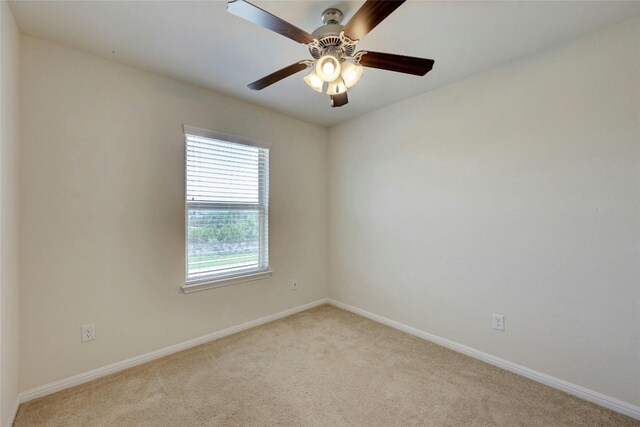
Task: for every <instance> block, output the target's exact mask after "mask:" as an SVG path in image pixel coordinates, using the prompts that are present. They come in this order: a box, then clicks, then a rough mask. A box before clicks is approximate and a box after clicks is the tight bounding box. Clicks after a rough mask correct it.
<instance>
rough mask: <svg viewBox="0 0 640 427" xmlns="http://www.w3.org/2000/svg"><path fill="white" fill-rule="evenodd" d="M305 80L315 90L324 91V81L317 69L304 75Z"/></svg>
mask: <svg viewBox="0 0 640 427" xmlns="http://www.w3.org/2000/svg"><path fill="white" fill-rule="evenodd" d="M304 81H305V82H306V83H307V84H308V85H309V87H310V88H311V89H313V90H315V91H316V92H320V93H322V89H323V86H324V82H323V81H322V79H321V78H320V77H318V74H317V73H316V71H315V70H312V71H311V72H310V73H309V74H307V75H306V76H304Z"/></svg>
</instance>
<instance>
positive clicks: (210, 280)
mask: <svg viewBox="0 0 640 427" xmlns="http://www.w3.org/2000/svg"><path fill="white" fill-rule="evenodd" d="M183 134H184V135H183V136H184V194H183V200H184V232H185V236H184V242H185V248H184V262H185V271H184V284H183V285H182V290H183V291H184V293H190V292H195V291H201V290H204V289H212V288H219V287H222V286H229V285H234V284H236V283H244V282H249V281H253V280H259V279H264V278H267V277H270V276H271V275H272V273H273V271H272V270H271V264H270V262H269V227H268V221H269V158H268V157H267V163H266V165H265V168H266V170H265V172H264V176H265V180H266V181H265V186H266V189H265V191H266V196H267V200H266V202H265V200H264V196H265V195H264V194H263V192H262V191H260V192H259V198H260V202H259V203H258V206H259V207H258V208H257V209H256V206H255V205H252V204H247V205H236V206H234V207H233V208H232V209H238V210H258V211H261V210H262V211H264V214H265V216H266V218H265V221H260V230H259V236H258V238H259V240H260V247H266V251H262V252H263V253H260V254H259V256H260V257H261V259H260V261H259V264H262V263H263V262H264V265H266V269H264V270H257V271H256V270H251V271H248V272H247V271H245V272H239V273H238V274H234V275H229V276H225V277H222V278H215V277H210V276H209V277H202V278H197V279H193V278H191V279H190V278H189V209H190V204H189V201H188V200H187V144H188V142H187V135H193V136H199V137H203V138H211V139H216V140H219V141H224V142H231V143H235V144H243V145H249V146H252V147H258V148H266V149H267V150H271V144H270V143H268V142H264V141H257V140H254V139H250V138H245V137H240V136H236V135H230V134H225V133H222V132H217V131H212V130H208V129H203V128H198V127H195V126H190V125H186V124H185V125H183ZM196 204H200V205H202V204H203V203H202V202H197V203H196ZM208 204H209V205H210V206H211V207H212V208H213V209H216V207H217V208H222V209H224V210H230V209H231V208H230V206H229V204H227V203H215V202H211V203H208ZM191 206H192V207H193V205H191ZM265 222H266V224H265ZM265 225H266V229H267V230H266V232H265V230H264V228H265ZM263 244H264V246H263Z"/></svg>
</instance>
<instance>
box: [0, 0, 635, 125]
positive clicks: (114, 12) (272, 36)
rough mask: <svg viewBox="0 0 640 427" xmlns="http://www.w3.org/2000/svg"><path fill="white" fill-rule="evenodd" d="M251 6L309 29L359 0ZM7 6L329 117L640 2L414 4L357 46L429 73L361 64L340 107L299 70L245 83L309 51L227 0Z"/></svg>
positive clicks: (87, 45)
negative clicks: (415, 59)
mask: <svg viewBox="0 0 640 427" xmlns="http://www.w3.org/2000/svg"><path fill="white" fill-rule="evenodd" d="M254 3H255V4H256V5H259V6H260V7H262V8H264V9H266V10H268V11H270V12H271V13H274V14H276V15H278V16H280V17H282V18H283V19H285V20H287V21H289V22H291V23H292V24H294V25H296V26H298V27H300V28H303V29H305V30H307V31H309V32H311V31H313V30H314V29H315V28H317V27H318V26H320V25H321V24H322V22H321V20H320V15H321V13H322V11H323V10H324V9H326V8H327V7H331V6H337V7H339V8H340V9H342V11H343V12H344V14H345V20H344V21H343V24H344V23H346V22H347V20H348V19H349V18H350V17H351V16H352V15H353V13H354V12H355V11H356V10H357V9H358V8H359V7H360V5H361V4H362V3H363V1H258V0H256V1H255V2H254ZM11 9H12V11H13V13H14V16H15V18H16V21H17V22H18V25H19V26H20V28H21V29H22V31H23V32H25V33H27V34H30V35H33V36H36V37H40V38H43V39H47V40H52V41H55V42H59V43H61V44H64V45H67V46H71V47H74V48H77V49H79V50H82V51H85V52H89V53H93V54H95V55H98V56H101V57H104V58H109V59H112V60H114V61H117V62H122V63H125V64H129V65H132V66H135V67H138V68H141V69H145V70H149V71H153V72H156V73H159V74H163V75H166V76H170V77H174V78H177V79H180V80H184V81H187V82H190V83H195V84H197V85H200V86H204V87H207V88H210V89H213V90H215V91H218V92H222V93H225V94H228V95H231V96H233V97H235V98H240V99H244V100H248V101H250V102H254V103H256V104H260V105H264V106H267V107H270V108H273V109H275V110H278V111H282V112H284V113H286V114H289V115H291V116H294V117H298V118H301V119H303V120H306V121H309V122H312V123H317V124H320V125H332V124H335V123H339V122H342V121H344V120H347V119H349V118H352V117H355V116H359V115H362V114H364V113H366V112H368V111H371V110H374V109H377V108H380V107H382V106H385V105H389V104H392V103H394V102H397V101H399V100H402V99H405V98H409V97H412V96H415V95H417V94H419V93H422V92H425V91H428V90H431V89H434V88H437V87H439V86H443V85H446V84H448V83H451V82H453V81H456V80H460V79H462V78H465V77H467V76H470V75H472V74H476V73H479V72H482V71H484V70H487V69H489V68H493V67H496V66H497V65H500V64H503V63H505V62H508V61H512V60H514V59H517V58H521V57H523V56H526V55H529V54H532V53H534V52H537V51H540V50H543V49H546V48H549V47H552V46H555V45H558V44H561V43H563V42H566V41H568V40H571V39H573V38H576V37H579V36H581V35H583V34H586V33H589V32H592V31H595V30H596V29H598V28H599V27H602V26H605V25H608V24H613V23H615V22H618V21H622V20H624V19H627V18H631V17H633V16H636V15H639V14H640V2H608V1H606V2H597V1H593V2H567V1H557V2H556V1H533V2H516V1H512V2H485V1H470V2H467V1H448V2H446V1H445V2H443V1H408V2H407V3H405V4H404V5H402V6H401V7H400V8H399V9H397V10H396V11H395V12H394V13H393V14H392V15H391V16H389V17H388V18H387V19H386V20H385V21H384V22H382V23H381V24H380V25H379V26H378V27H376V28H375V29H374V30H373V31H372V32H371V33H370V34H369V35H368V36H367V37H366V38H364V40H363V41H362V42H360V43H359V44H358V48H359V49H369V50H374V51H380V52H390V53H398V54H405V55H411V56H420V57H426V58H432V59H435V61H436V62H435V66H434V69H433V71H431V72H430V73H428V74H427V75H426V76H425V77H416V76H411V75H405V74H399V73H392V72H388V71H381V70H376V69H365V71H364V74H363V76H362V79H361V80H360V82H358V84H357V85H356V86H355V87H353V88H352V89H350V90H349V104H347V105H346V106H344V107H341V108H331V107H330V106H329V99H328V96H326V95H321V94H318V93H316V92H314V91H312V90H311V89H310V88H308V87H307V86H306V84H305V83H304V81H303V80H302V77H303V76H304V73H303V72H300V73H298V74H296V75H294V76H291V77H289V78H287V79H285V80H282V81H280V82H278V83H276V84H274V85H272V86H270V87H268V88H266V89H263V90H262V91H251V90H249V89H248V88H247V87H246V85H247V84H248V83H250V82H252V81H254V80H257V79H258V78H261V77H263V76H265V75H267V74H270V73H271V72H273V71H275V70H278V69H280V68H283V67H285V66H287V65H289V64H292V63H294V62H297V61H298V60H300V59H307V58H310V55H309V53H308V51H307V50H306V48H305V46H303V45H301V44H297V43H296V42H294V41H292V40H289V39H287V38H285V37H283V36H281V35H279V34H276V33H273V32H271V31H269V30H266V29H263V28H261V27H258V26H256V25H254V24H251V23H249V22H246V21H244V20H242V19H240V18H238V17H236V16H234V15H231V14H229V13H227V12H226V2H224V1H202V2H191V1H168V2H149V1H135V2H117V1H103V2H99V1H56V2H32V1H17V2H11ZM594 55H597V52H594Z"/></svg>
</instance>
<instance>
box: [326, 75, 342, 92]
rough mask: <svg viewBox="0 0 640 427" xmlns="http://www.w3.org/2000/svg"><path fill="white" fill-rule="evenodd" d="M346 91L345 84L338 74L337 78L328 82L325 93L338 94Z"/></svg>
mask: <svg viewBox="0 0 640 427" xmlns="http://www.w3.org/2000/svg"><path fill="white" fill-rule="evenodd" d="M346 91H347V86H346V85H345V84H344V79H343V78H342V77H340V76H338V78H337V79H335V80H334V81H332V82H331V83H329V87H328V88H327V95H339V94H341V93H345V92H346Z"/></svg>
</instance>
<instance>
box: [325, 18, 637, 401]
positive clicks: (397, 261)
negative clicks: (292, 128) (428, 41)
mask: <svg viewBox="0 0 640 427" xmlns="http://www.w3.org/2000/svg"><path fill="white" fill-rule="evenodd" d="M436 67H437V61H436ZM368 71H369V70H367V71H366V72H368ZM365 77H366V76H365ZM329 139H330V141H331V143H330V150H329V152H330V154H329V163H330V173H329V176H330V190H329V194H330V214H329V230H330V238H329V241H330V244H329V254H330V255H329V266H330V287H329V296H330V297H331V298H334V299H336V300H339V301H342V302H345V303H347V304H351V305H354V306H356V307H360V308H362V309H365V310H368V311H370V312H373V313H376V314H378V315H382V316H385V317H387V318H390V319H393V320H396V321H399V322H402V323H405V324H407V325H411V326H413V327H416V328H419V329H421V330H424V331H427V332H429V333H432V334H435V335H438V336H441V337H444V338H447V339H450V340H453V341H456V342H459V343H462V344H465V345H468V346H471V347H473V348H476V349H479V350H481V351H484V352H487V353H490V354H493V355H497V356H499V357H502V358H504V359H507V360H510V361H513V362H515V363H518V364H521V365H524V366H527V367H529V368H532V369H535V370H537V371H541V372H544V373H547V374H550V375H553V376H555V377H558V378H562V379H564V380H567V381H569V382H571V383H574V384H578V385H581V386H584V387H587V388H589V389H592V390H595V391H598V392H601V393H604V394H606V395H609V396H612V397H615V398H618V399H621V400H624V401H626V402H629V403H632V404H636V405H638V404H640V334H639V333H638V325H640V272H639V268H640V263H639V262H638V260H639V255H640V253H639V245H640V236H639V231H640V228H639V227H638V218H640V209H639V208H640V179H639V178H640V174H639V170H640V169H639V160H640V156H639V155H640V20H639V19H637V18H636V19H633V20H631V21H626V22H624V23H622V24H619V25H616V26H614V27H609V28H608V29H606V30H603V31H602V32H599V33H595V34H591V35H589V36H587V37H585V38H582V39H579V40H577V41H575V42H572V43H571V44H569V45H566V46H563V47H560V48H557V49H555V50H552V51H548V52H544V53H541V54H538V55H536V56H533V57H529V58H527V59H523V60H520V61H517V62H514V63H511V64H508V65H506V66H503V67H500V68H497V69H494V70H491V71H488V72H486V73H483V74H480V75H477V76H474V77H472V78H469V79H467V80H464V81H461V82H459V83H456V84H453V85H450V86H448V87H445V88H442V89H439V90H436V91H433V92H430V93H427V94H424V95H420V96H417V97H415V98H412V99H410V100H407V101H403V102H401V103H398V104H395V105H393V106H390V107H388V108H384V109H382V110H379V111H376V112H374V113H371V114H368V115H366V116H363V117H361V118H359V119H357V120H354V121H352V122H350V123H349V124H348V125H341V126H337V127H334V128H331V129H330V132H329ZM492 313H500V314H504V315H505V325H506V331H504V332H498V331H495V330H493V329H492V328H491V314H492Z"/></svg>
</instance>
